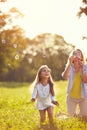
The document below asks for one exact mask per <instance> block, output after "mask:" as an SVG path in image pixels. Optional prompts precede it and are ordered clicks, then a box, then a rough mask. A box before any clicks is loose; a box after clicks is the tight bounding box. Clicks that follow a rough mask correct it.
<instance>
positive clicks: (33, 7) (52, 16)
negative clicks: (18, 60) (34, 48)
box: [0, 0, 87, 52]
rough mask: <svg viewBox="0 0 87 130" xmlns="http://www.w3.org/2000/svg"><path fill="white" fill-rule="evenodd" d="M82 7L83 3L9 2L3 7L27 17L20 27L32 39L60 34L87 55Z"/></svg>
mask: <svg viewBox="0 0 87 130" xmlns="http://www.w3.org/2000/svg"><path fill="white" fill-rule="evenodd" d="M81 5H82V0H8V2H5V4H4V3H3V4H1V5H0V7H2V8H3V9H4V10H7V9H9V8H10V7H16V8H18V9H19V11H21V12H22V13H23V14H24V18H23V19H22V20H21V21H20V23H19V24H20V26H21V27H22V28H23V29H24V30H25V33H26V36H28V37H29V38H34V37H35V36H36V35H38V34H42V33H52V34H58V35H61V36H63V37H64V39H65V41H66V42H68V43H72V44H74V45H76V46H77V47H79V48H81V49H83V51H85V52H86V50H87V49H86V48H87V39H85V40H82V36H87V16H85V15H84V14H83V15H82V17H81V18H80V19H79V18H78V17H77V16H76V15H77V12H78V11H79V7H80V6H81Z"/></svg>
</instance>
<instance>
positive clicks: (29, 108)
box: [0, 81, 87, 130]
mask: <svg viewBox="0 0 87 130" xmlns="http://www.w3.org/2000/svg"><path fill="white" fill-rule="evenodd" d="M66 87H67V82H66V81H59V82H55V92H56V99H57V100H58V101H59V104H60V107H57V106H55V107H54V122H55V129H54V130H87V123H86V122H84V121H81V120H79V119H78V118H64V117H62V116H61V117H62V118H59V117H58V116H57V115H58V113H59V111H60V112H63V113H66V102H65V101H66ZM31 92H32V88H31V87H30V84H29V83H14V82H11V83H5V82H4V83H2V82H0V130H39V113H38V110H36V108H35V103H31V102H30V99H31ZM46 123H47V124H48V125H49V123H48V119H47V120H46ZM46 130H48V129H46Z"/></svg>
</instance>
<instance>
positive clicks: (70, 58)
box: [62, 56, 73, 79]
mask: <svg viewBox="0 0 87 130" xmlns="http://www.w3.org/2000/svg"><path fill="white" fill-rule="evenodd" d="M72 62H73V56H71V57H69V59H68V62H67V65H66V68H65V70H64V72H63V73H62V77H63V78H64V79H67V78H68V76H69V72H70V67H71V64H72Z"/></svg>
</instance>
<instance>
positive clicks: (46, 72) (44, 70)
mask: <svg viewBox="0 0 87 130" xmlns="http://www.w3.org/2000/svg"><path fill="white" fill-rule="evenodd" d="M40 77H41V78H47V79H48V78H49V77H50V70H49V69H47V68H46V67H45V68H42V69H41V72H40Z"/></svg>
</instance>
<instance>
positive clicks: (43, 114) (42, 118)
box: [39, 109, 46, 124]
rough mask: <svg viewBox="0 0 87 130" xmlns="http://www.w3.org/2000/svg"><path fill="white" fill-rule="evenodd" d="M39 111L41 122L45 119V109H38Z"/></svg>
mask: <svg viewBox="0 0 87 130" xmlns="http://www.w3.org/2000/svg"><path fill="white" fill-rule="evenodd" d="M39 112H40V123H41V124H43V123H44V121H45V119H46V109H45V110H39Z"/></svg>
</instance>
